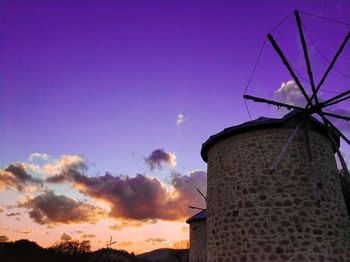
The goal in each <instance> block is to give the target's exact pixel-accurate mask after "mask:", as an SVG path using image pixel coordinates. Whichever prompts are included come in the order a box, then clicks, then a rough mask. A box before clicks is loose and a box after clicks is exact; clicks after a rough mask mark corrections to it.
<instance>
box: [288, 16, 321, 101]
mask: <svg viewBox="0 0 350 262" xmlns="http://www.w3.org/2000/svg"><path fill="white" fill-rule="evenodd" d="M294 15H295V18H296V20H297V25H298V30H299V35H300V40H301V45H302V46H303V50H304V57H305V61H306V66H307V73H308V75H309V79H310V84H311V88H312V93H313V96H314V97H315V102H316V105H317V104H318V98H317V96H316V88H315V82H314V77H313V74H312V70H311V63H310V58H309V54H308V51H307V45H306V41H305V37H304V32H303V27H302V24H301V20H300V16H299V12H298V11H297V10H296V11H294ZM310 101H311V100H310Z"/></svg>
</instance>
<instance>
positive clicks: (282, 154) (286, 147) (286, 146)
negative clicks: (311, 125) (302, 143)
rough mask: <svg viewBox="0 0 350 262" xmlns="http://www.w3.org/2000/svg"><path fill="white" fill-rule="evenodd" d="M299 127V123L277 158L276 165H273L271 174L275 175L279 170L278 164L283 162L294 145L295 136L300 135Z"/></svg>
mask: <svg viewBox="0 0 350 262" xmlns="http://www.w3.org/2000/svg"><path fill="white" fill-rule="evenodd" d="M299 127H300V122H299V123H298V125H297V126H296V128H295V129H294V130H293V132H292V134H291V135H290V137H289V138H288V141H287V143H286V144H285V145H284V147H283V149H282V151H281V153H280V154H279V155H278V156H277V158H276V160H275V163H274V164H273V166H272V168H271V170H270V174H273V173H275V172H276V170H277V167H278V164H279V163H280V162H281V160H282V158H283V156H284V154H285V153H286V151H287V149H288V147H289V145H290V144H291V143H292V141H293V138H294V137H295V135H296V134H297V133H298V130H299Z"/></svg>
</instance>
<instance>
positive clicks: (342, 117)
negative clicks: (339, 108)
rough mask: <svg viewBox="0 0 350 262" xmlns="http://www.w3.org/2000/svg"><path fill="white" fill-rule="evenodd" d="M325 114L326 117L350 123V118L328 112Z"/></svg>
mask: <svg viewBox="0 0 350 262" xmlns="http://www.w3.org/2000/svg"><path fill="white" fill-rule="evenodd" d="M323 114H324V115H326V116H331V117H335V118H339V119H343V120H345V121H350V117H347V116H341V115H337V114H332V113H328V112H323Z"/></svg>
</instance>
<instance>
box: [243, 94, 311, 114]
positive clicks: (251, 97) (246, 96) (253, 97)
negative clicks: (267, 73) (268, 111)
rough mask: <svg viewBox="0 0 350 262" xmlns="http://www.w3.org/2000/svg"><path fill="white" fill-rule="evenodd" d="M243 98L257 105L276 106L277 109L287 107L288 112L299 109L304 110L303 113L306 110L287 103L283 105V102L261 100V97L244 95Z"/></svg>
mask: <svg viewBox="0 0 350 262" xmlns="http://www.w3.org/2000/svg"><path fill="white" fill-rule="evenodd" d="M243 98H244V99H248V100H252V101H254V102H257V103H265V104H269V105H274V106H277V107H285V108H287V109H288V110H292V109H299V110H302V111H304V110H305V109H304V108H302V107H298V106H294V105H289V104H285V103H281V102H276V101H272V100H268V99H265V98H260V97H256V96H250V95H244V96H243Z"/></svg>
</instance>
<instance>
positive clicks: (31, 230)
mask: <svg viewBox="0 0 350 262" xmlns="http://www.w3.org/2000/svg"><path fill="white" fill-rule="evenodd" d="M0 229H1V230H6V231H12V232H16V233H20V234H25V235H30V234H32V233H33V229H23V230H19V229H11V228H9V227H0Z"/></svg>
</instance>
